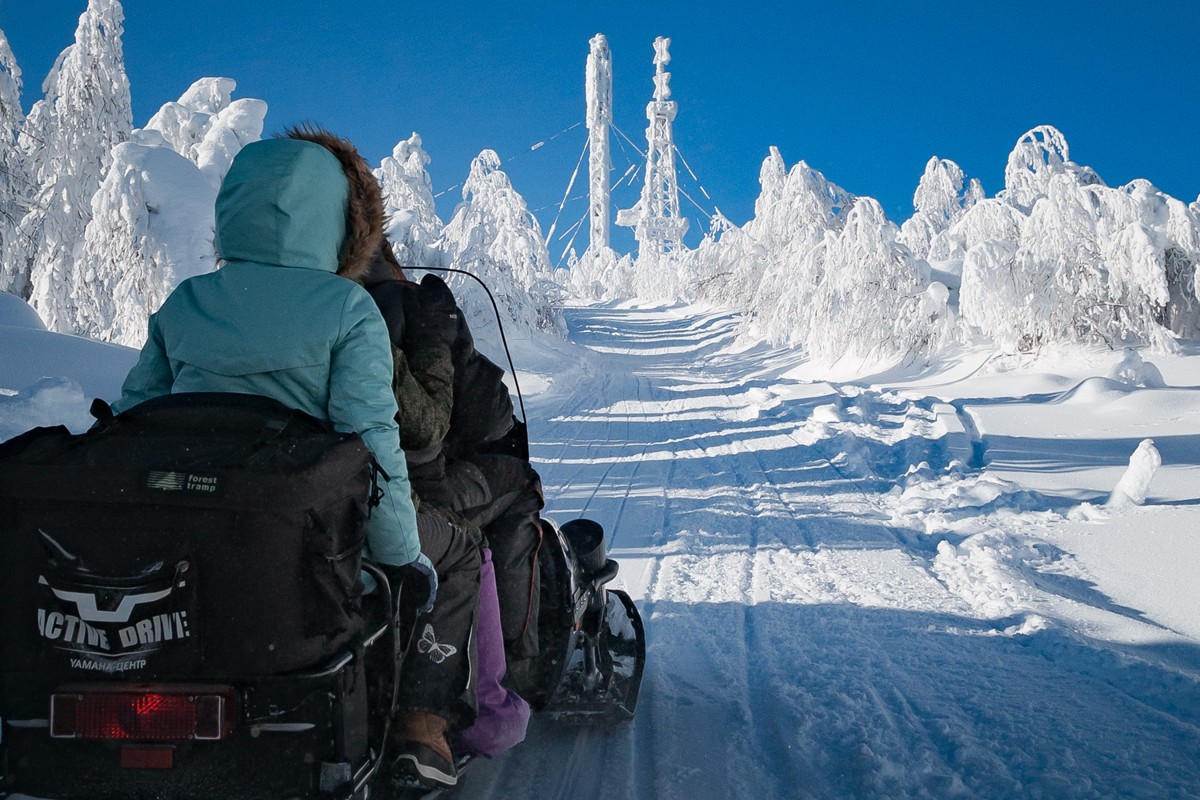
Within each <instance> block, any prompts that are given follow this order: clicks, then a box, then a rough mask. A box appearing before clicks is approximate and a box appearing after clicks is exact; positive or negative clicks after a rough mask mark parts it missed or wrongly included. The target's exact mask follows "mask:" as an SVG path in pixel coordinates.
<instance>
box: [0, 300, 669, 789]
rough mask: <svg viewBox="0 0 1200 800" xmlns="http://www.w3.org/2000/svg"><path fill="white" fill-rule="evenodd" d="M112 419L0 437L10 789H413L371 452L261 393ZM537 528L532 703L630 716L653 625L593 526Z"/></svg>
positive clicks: (574, 715) (165, 404) (2, 714)
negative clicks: (403, 744) (397, 759)
mask: <svg viewBox="0 0 1200 800" xmlns="http://www.w3.org/2000/svg"><path fill="white" fill-rule="evenodd" d="M485 288H486V287H485ZM506 349H507V346H506ZM510 365H511V362H510ZM522 405H523V404H522ZM105 408H106V407H105V406H103V404H98V405H97V406H95V407H94V409H93V413H94V414H95V415H96V416H97V417H98V423H97V425H96V426H94V427H93V428H92V430H90V431H88V432H86V433H83V434H77V435H73V434H71V433H70V432H69V431H67V430H66V429H65V428H63V427H56V428H37V429H34V430H31V431H29V432H27V433H25V434H22V435H21V436H18V437H16V438H14V439H12V440H10V441H8V442H5V443H3V444H0V548H2V550H3V553H4V556H3V558H0V586H3V587H4V600H3V604H2V605H0V797H6V796H8V795H10V794H16V793H20V794H27V795H34V796H37V797H45V798H63V799H67V798H87V800H96V799H97V798H172V799H173V800H187V799H188V798H204V800H211V798H213V797H238V798H272V799H274V798H280V800H283V799H284V798H287V799H288V800H300V799H301V798H320V799H321V800H365V799H366V798H371V797H411V796H413V794H414V793H413V791H412V790H411V789H405V788H403V787H400V786H398V785H396V784H393V783H392V782H391V781H390V779H389V775H388V773H389V771H390V770H389V766H390V759H389V753H388V747H387V742H388V734H389V730H390V725H391V720H392V717H393V715H394V712H395V709H396V696H397V693H396V689H397V687H398V686H400V685H401V682H402V681H403V680H404V675H403V672H402V667H401V665H402V663H403V655H404V653H405V652H406V651H407V648H408V647H409V646H410V643H412V642H413V641H414V637H413V635H412V633H413V631H412V629H413V627H414V626H413V624H412V620H411V618H406V615H405V614H404V613H402V609H403V607H404V605H405V604H404V603H403V602H402V601H403V599H404V596H405V592H406V589H405V587H404V586H403V585H400V586H392V585H391V584H390V583H389V580H388V575H387V574H386V573H385V572H384V571H383V570H381V569H380V568H379V567H378V566H376V565H374V564H372V563H370V562H369V561H367V560H366V559H364V558H362V547H363V536H362V520H363V519H364V517H365V515H366V514H367V513H369V510H370V507H371V503H372V501H373V499H377V494H378V488H377V482H378V472H377V470H378V468H377V467H376V466H375V465H374V461H373V459H372V458H371V456H370V453H369V452H368V451H367V449H366V447H365V445H363V443H362V441H361V439H360V438H359V437H357V436H356V435H354V434H342V433H336V432H334V431H332V430H330V429H329V427H328V426H327V425H326V424H324V423H322V422H320V421H318V420H315V419H313V418H312V417H308V416H307V415H305V414H302V413H301V412H298V411H294V410H291V409H287V408H285V407H284V406H282V405H280V404H279V403H276V402H275V401H273V400H270V399H268V398H261V397H251V396H247V395H224V394H216V393H204V394H176V395H168V396H165V397H160V398H156V399H154V400H150V401H147V402H145V403H142V404H141V405H139V406H136V407H135V408H132V409H129V410H128V411H126V412H124V413H122V414H119V415H116V416H112V415H111V412H110V413H107V414H106V413H105ZM522 411H523V408H522ZM510 441H512V442H513V443H514V444H513V447H514V448H515V449H516V450H517V451H520V450H521V449H522V448H524V452H525V457H526V458H527V457H528V443H527V438H526V436H525V426H524V422H523V421H521V420H515V425H514V433H513V435H512V436H510ZM543 522H544V523H545V524H543V525H542V528H543V531H545V532H546V533H545V534H544V541H543V545H542V554H543V557H542V558H540V559H539V572H540V579H541V597H540V600H541V612H540V614H539V618H538V639H539V644H540V652H541V655H540V656H539V657H538V659H537V660H536V662H535V665H534V669H533V671H532V672H531V673H530V675H529V676H527V684H526V685H525V687H524V690H525V694H526V699H527V700H528V701H529V702H530V704H531V705H532V706H533V707H534V709H535V711H538V712H539V713H541V714H545V715H549V716H551V717H552V718H555V719H560V720H566V721H573V722H578V723H581V724H589V725H600V724H612V723H614V722H620V721H622V720H628V719H631V718H632V716H633V713H634V710H635V707H636V703H637V698H638V690H639V686H640V683H641V677H642V672H643V669H644V665H645V658H646V650H645V632H644V629H643V625H642V621H641V618H640V615H639V614H638V611H637V608H636V607H635V606H634V604H633V601H632V600H631V599H630V597H629V595H628V594H627V593H626V592H624V591H620V590H614V589H611V588H608V586H607V584H608V583H609V582H610V581H611V580H612V579H613V577H614V576H615V575H616V572H617V564H616V562H615V561H613V560H612V559H609V558H608V557H607V555H606V553H605V548H604V531H603V528H602V527H601V526H600V525H599V524H597V523H596V522H593V521H591V520H587V519H577V520H571V521H569V522H567V523H565V524H563V525H561V526H559V525H556V524H554V523H553V522H552V521H551V520H543ZM361 571H365V572H366V573H368V574H370V575H371V576H372V577H373V578H374V581H375V583H376V584H377V587H378V588H377V590H376V591H375V592H373V593H371V594H369V595H368V596H366V597H363V596H362V581H361V580H360V572H361ZM393 574H394V573H393Z"/></svg>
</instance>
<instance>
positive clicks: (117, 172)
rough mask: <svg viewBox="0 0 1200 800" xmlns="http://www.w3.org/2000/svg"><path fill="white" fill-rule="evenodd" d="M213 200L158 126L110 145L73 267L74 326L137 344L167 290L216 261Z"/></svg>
mask: <svg viewBox="0 0 1200 800" xmlns="http://www.w3.org/2000/svg"><path fill="white" fill-rule="evenodd" d="M215 200H216V190H215V189H214V188H213V187H212V185H211V184H210V183H209V181H208V179H207V178H206V176H205V175H204V174H203V173H202V172H201V171H200V169H199V168H197V166H196V165H195V164H193V163H192V162H191V161H189V160H188V159H186V158H184V157H183V156H181V155H179V154H178V153H176V152H175V151H174V149H172V148H171V147H169V146H168V145H167V142H166V141H165V140H164V139H163V137H162V136H161V134H159V133H158V132H157V131H140V132H138V133H135V134H134V140H133V141H130V142H125V143H123V144H119V145H117V146H116V147H115V148H114V149H113V157H112V165H111V167H110V168H109V170H108V174H107V175H106V176H105V179H104V182H103V183H102V184H101V185H100V189H99V191H97V192H96V195H95V196H94V197H93V198H92V220H91V222H90V223H89V224H88V226H87V229H86V231H85V233H84V239H83V247H82V248H81V250H80V251H79V258H78V260H77V265H76V269H75V270H74V271H73V272H72V292H73V297H74V300H75V305H76V309H77V311H76V317H75V320H74V325H73V327H74V329H75V330H76V331H77V332H78V333H80V334H82V335H85V336H89V337H91V338H94V339H103V340H106V341H111V342H117V343H120V344H126V345H130V346H133V347H140V346H141V345H142V344H143V343H144V342H145V338H146V321H147V319H148V318H149V316H150V314H151V313H153V312H154V311H156V310H157V309H158V307H159V306H160V305H162V302H163V300H165V299H166V298H167V295H168V294H170V293H171V291H172V290H173V289H174V288H175V287H176V286H178V285H179V283H180V282H181V281H182V280H184V279H186V278H189V277H191V276H192V275H199V274H201V273H204V272H209V271H211V270H212V269H213V268H214V267H215V266H216V255H215V253H214V252H213V226H214V219H213V205H214V202H215Z"/></svg>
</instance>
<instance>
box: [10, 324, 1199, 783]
mask: <svg viewBox="0 0 1200 800" xmlns="http://www.w3.org/2000/svg"><path fill="white" fill-rule="evenodd" d="M9 311H10V312H11V313H10V314H9V315H8V316H7V319H8V322H9V323H10V324H7V325H6V326H5V327H0V347H4V348H6V350H5V359H4V361H3V367H4V374H5V375H7V376H10V380H9V381H8V382H5V381H4V380H0V387H4V388H6V389H7V390H8V391H9V392H13V391H19V392H20V393H19V394H18V395H16V396H15V397H9V398H7V399H6V398H0V438H3V437H5V436H8V435H11V434H12V433H13V432H14V430H13V428H15V427H16V425H17V422H18V420H17V419H16V418H15V417H13V416H12V410H13V406H12V405H11V404H12V403H13V402H15V401H16V400H17V399H18V398H22V397H24V398H26V402H25V405H24V406H23V408H25V409H26V410H32V412H36V415H38V416H39V419H41V420H42V422H40V423H39V424H45V423H46V422H47V421H49V420H48V419H47V418H49V417H53V416H54V415H55V414H63V415H67V414H78V413H79V412H80V411H81V407H82V406H81V404H82V403H83V402H84V399H83V393H84V392H83V389H82V388H78V390H77V394H78V401H77V404H76V405H72V404H71V403H70V402H68V403H65V404H64V405H62V406H53V405H49V404H45V403H42V402H40V401H39V400H38V399H37V397H36V396H35V395H31V394H30V392H29V391H28V390H24V391H22V389H23V386H22V385H16V384H14V383H13V382H12V376H15V375H28V374H34V373H35V372H36V373H37V374H39V375H51V376H58V377H60V378H61V377H66V378H72V377H73V375H74V374H75V373H74V370H76V369H80V368H81V364H80V362H75V361H69V360H66V358H67V355H69V354H68V353H67V351H62V352H59V351H51V350H50V349H46V348H47V347H49V345H47V343H61V342H62V341H65V340H64V339H63V338H62V337H57V336H55V335H54V334H47V333H45V332H44V331H35V330H33V329H32V328H31V327H30V326H29V324H28V322H29V320H27V319H26V320H25V323H26V324H24V325H21V324H18V323H19V322H20V320H19V319H18V317H19V315H18V314H17V313H16V312H17V311H19V309H15V308H14V309H9ZM568 322H569V326H570V337H569V340H568V341H566V342H561V341H558V342H553V341H549V340H547V341H546V342H543V343H541V344H538V343H536V342H533V341H522V342H519V343H518V344H517V354H516V355H517V359H518V364H519V366H520V368H521V373H520V374H519V377H520V381H521V385H522V387H523V388H524V390H525V391H526V403H527V408H528V411H529V416H530V430H531V435H532V438H533V440H534V455H535V460H536V461H537V464H538V467H539V469H540V470H541V472H542V475H543V479H544V483H545V485H546V487H547V496H548V502H549V508H548V511H549V512H550V513H551V515H552V516H554V517H555V518H556V519H558V520H559V521H564V520H566V519H569V518H571V517H573V516H576V515H586V516H589V517H592V518H593V519H596V520H597V521H600V522H601V523H603V524H604V525H605V526H606V527H607V528H608V529H609V531H610V536H611V539H610V553H611V554H612V555H613V556H614V557H616V558H618V559H620V561H621V564H622V568H621V575H620V577H619V578H618V579H617V580H618V583H619V584H621V585H624V586H625V587H626V588H628V589H629V590H630V592H631V594H632V595H633V596H634V598H635V599H636V600H637V602H638V603H639V605H640V607H641V609H642V613H643V615H644V617H645V619H646V622H647V632H648V641H649V662H648V665H647V672H646V677H645V683H644V685H643V691H642V698H641V703H640V706H639V709H638V715H637V718H636V719H635V720H634V721H633V723H631V724H629V725H626V726H624V727H622V728H619V729H616V730H610V731H603V730H581V729H577V728H564V727H561V726H558V725H555V724H554V723H551V722H548V721H545V720H535V722H534V725H533V728H532V729H531V732H530V736H529V739H528V741H527V742H526V743H525V744H523V745H521V746H520V747H518V748H517V749H515V750H514V751H511V752H510V753H508V754H506V755H505V756H503V757H501V758H500V759H498V760H496V761H494V762H479V763H477V764H476V765H475V766H473V767H472V770H471V772H470V774H469V775H468V778H467V780H466V782H465V785H464V786H463V787H462V788H461V789H460V790H459V791H458V792H456V796H458V797H462V798H491V799H492V800H505V799H506V798H524V797H544V798H563V799H564V800H566V799H567V798H570V800H587V799H588V798H601V797H603V798H639V799H640V798H661V799H662V800H674V799H675V798H678V799H679V800H708V799H709V798H713V799H716V798H720V799H721V800H725V799H726V798H735V797H736V798H741V797H753V798H802V797H803V798H808V797H812V798H849V797H889V798H901V797H977V798H997V797H1047V798H1069V797H1145V798H1166V797H1170V798H1178V797H1196V796H1200V758H1198V756H1200V646H1198V645H1200V621H1198V615H1197V614H1196V613H1195V609H1196V608H1197V607H1198V603H1200V589H1198V588H1197V582H1196V581H1195V580H1194V574H1195V572H1196V565H1197V564H1198V563H1200V531H1198V530H1197V529H1198V528H1200V526H1198V525H1197V523H1198V522H1200V510H1197V509H1198V508H1200V504H1198V499H1200V489H1197V488H1196V487H1200V359H1198V358H1197V357H1196V355H1195V354H1194V353H1193V352H1192V351H1189V350H1188V349H1186V348H1185V349H1184V351H1183V352H1182V354H1180V355H1177V356H1170V357H1167V356H1155V357H1153V359H1151V360H1152V361H1153V364H1150V363H1143V364H1142V365H1141V367H1140V368H1138V369H1131V368H1130V364H1131V363H1132V362H1131V361H1130V360H1129V359H1126V358H1125V357H1124V355H1123V354H1120V353H1109V352H1088V351H1071V352H1063V353H1060V354H1050V355H1046V356H1044V357H1043V358H1041V359H1040V360H1038V361H1033V360H1024V361H1016V360H1013V359H1002V358H997V357H995V356H993V354H992V353H990V352H984V351H977V350H964V351H961V352H958V353H954V354H952V355H951V356H947V358H946V359H945V360H944V361H943V362H941V363H940V364H938V365H936V366H935V367H934V368H930V369H928V370H925V371H924V372H922V373H921V374H912V373H909V374H905V373H900V372H893V373H888V374H880V375H875V376H872V377H869V378H865V379H861V380H857V381H854V382H846V383H829V382H825V383H822V382H807V381H806V380H805V370H806V365H805V364H804V363H803V362H801V361H799V359H798V357H797V356H796V355H795V353H794V352H790V351H786V350H773V349H768V348H766V347H764V346H761V345H759V346H753V347H750V348H748V349H747V348H746V347H745V346H742V345H738V344H737V343H736V342H737V336H736V333H737V324H738V322H737V319H736V317H735V316H733V315H731V314H728V313H725V312H718V311H713V310H709V309H705V308H698V307H661V306H640V307H639V306H634V305H624V306H617V305H609V306H599V307H588V308H578V309H572V310H569V312H568ZM0 324H4V323H3V320H0ZM19 336H25V337H31V336H37V337H40V338H39V339H38V341H39V342H41V343H42V345H43V349H41V350H38V349H26V351H25V352H26V354H27V356H28V360H37V362H38V365H37V368H34V366H32V365H31V364H25V363H23V360H22V357H21V356H20V354H19V353H20V351H18V350H17V349H16V348H15V347H14V346H13V345H12V344H11V343H12V342H13V341H14V339H13V337H19ZM49 337H54V338H49ZM70 341H72V342H78V343H83V344H82V345H79V346H93V347H96V346H98V345H94V344H93V343H90V342H86V340H75V339H71V340H70ZM55 346H57V344H55ZM97 352H98V351H97ZM105 353H110V351H107V350H106V351H105ZM131 354H132V351H128V350H125V349H123V348H121V349H118V348H113V349H112V351H111V353H110V355H109V356H106V358H104V359H102V358H100V357H99V356H97V357H96V358H94V359H93V361H94V362H96V363H100V364H103V365H104V366H107V367H108V368H109V369H110V370H111V371H112V372H114V373H117V374H116V375H115V376H114V377H112V378H110V380H109V381H108V384H107V386H106V387H101V388H103V389H104V391H112V388H113V387H115V386H117V385H118V383H119V378H120V373H121V372H123V369H124V368H125V367H124V365H125V364H126V363H128V357H129V356H131ZM115 356H119V358H118V357H115ZM108 358H111V360H106V359H108ZM1122 364H1124V368H1123V369H1118V367H1119V366H1121V365H1122ZM1114 376H1115V377H1114ZM1160 379H1161V380H1160ZM74 380H75V384H74V385H76V386H78V387H82V386H97V387H99V386H100V383H97V382H95V381H94V379H91V378H89V379H88V380H87V381H84V380H83V379H82V378H74ZM6 402H7V403H8V404H7V405H6V404H5V403H6ZM1146 438H1153V440H1154V442H1155V445H1156V447H1157V449H1158V450H1159V451H1160V452H1161V457H1162V462H1163V463H1162V466H1161V467H1160V468H1159V469H1158V470H1157V472H1156V473H1154V474H1153V475H1152V476H1151V475H1149V473H1147V474H1146V475H1145V477H1150V478H1151V480H1150V483H1149V486H1148V490H1147V498H1146V501H1145V504H1144V505H1141V506H1137V505H1124V506H1115V507H1112V508H1105V507H1103V504H1104V502H1105V500H1106V499H1107V495H1108V492H1109V491H1110V490H1111V489H1112V488H1113V486H1114V485H1116V483H1117V481H1118V480H1120V479H1121V476H1122V474H1123V473H1124V472H1125V467H1126V464H1127V463H1128V461H1129V458H1130V455H1131V454H1132V453H1133V452H1134V450H1135V449H1136V448H1137V447H1138V445H1139V443H1140V442H1141V441H1142V440H1143V439H1146Z"/></svg>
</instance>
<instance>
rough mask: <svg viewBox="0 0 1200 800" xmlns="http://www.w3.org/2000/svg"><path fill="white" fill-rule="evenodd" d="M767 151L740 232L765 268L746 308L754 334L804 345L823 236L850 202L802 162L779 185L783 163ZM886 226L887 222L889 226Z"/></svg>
mask: <svg viewBox="0 0 1200 800" xmlns="http://www.w3.org/2000/svg"><path fill="white" fill-rule="evenodd" d="M777 156H778V152H777V151H775V150H772V153H771V156H770V157H768V159H767V160H766V161H765V162H764V163H763V169H762V173H761V176H760V183H761V185H762V187H763V191H762V193H761V194H760V196H759V199H758V200H757V201H755V205H754V211H755V213H754V219H752V220H750V222H748V223H746V225H745V228H744V230H745V232H746V233H747V234H748V235H749V236H751V237H752V238H753V239H754V240H755V241H757V242H758V243H759V244H760V245H761V246H762V248H763V250H762V253H763V257H762V262H765V267H764V268H763V271H762V277H761V279H760V281H759V282H758V285H757V286H756V287H755V294H754V295H753V300H751V302H750V309H751V310H753V311H754V312H755V314H756V315H757V316H756V318H755V319H754V328H753V329H754V330H755V331H756V332H757V333H758V334H759V335H762V336H764V337H765V338H767V339H769V340H770V341H773V342H775V343H778V344H783V343H788V344H801V343H803V344H805V345H807V343H808V340H809V333H810V331H809V327H808V326H809V317H808V314H807V312H806V311H804V309H807V307H808V305H809V303H810V301H811V298H812V294H813V292H814V291H815V290H816V287H817V285H818V284H819V283H820V281H821V279H822V277H823V275H824V271H825V266H824V258H825V244H826V239H827V234H830V233H837V232H838V231H840V230H841V229H842V227H843V225H844V224H845V220H846V218H847V215H848V214H849V212H850V209H851V208H852V207H853V206H854V203H855V198H854V196H853V195H851V194H850V193H849V192H847V191H846V190H844V189H842V188H841V187H840V186H837V185H836V184H834V183H832V182H830V181H828V180H826V178H825V176H824V175H822V174H821V173H820V172H818V171H817V170H815V169H813V168H812V167H810V166H808V164H806V163H805V162H803V161H801V162H800V163H798V164H796V166H794V167H792V169H791V170H790V171H789V172H788V173H787V177H786V180H785V181H784V182H783V184H782V186H781V185H780V183H779V170H780V168H781V167H782V159H778V158H777ZM889 224H890V223H889Z"/></svg>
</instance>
